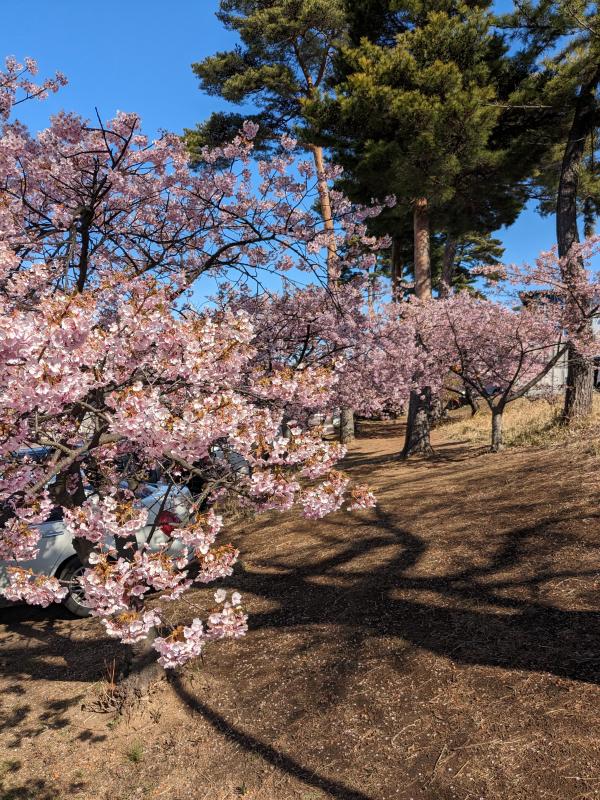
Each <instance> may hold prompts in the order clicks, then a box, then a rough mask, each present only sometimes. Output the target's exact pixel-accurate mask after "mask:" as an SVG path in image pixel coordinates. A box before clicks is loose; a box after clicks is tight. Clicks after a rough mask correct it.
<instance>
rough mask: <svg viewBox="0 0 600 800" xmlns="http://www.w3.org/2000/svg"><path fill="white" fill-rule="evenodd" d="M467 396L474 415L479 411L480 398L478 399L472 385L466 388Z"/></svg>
mask: <svg viewBox="0 0 600 800" xmlns="http://www.w3.org/2000/svg"><path fill="white" fill-rule="evenodd" d="M465 397H466V399H467V403H468V404H469V406H470V408H471V416H472V417H474V416H475V414H477V413H478V411H479V400H478V399H477V395H476V394H475V392H474V391H473V389H471V387H470V386H467V387H466V388H465Z"/></svg>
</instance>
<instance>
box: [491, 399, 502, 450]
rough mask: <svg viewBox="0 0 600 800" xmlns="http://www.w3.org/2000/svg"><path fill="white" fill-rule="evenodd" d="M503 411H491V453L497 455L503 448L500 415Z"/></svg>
mask: <svg viewBox="0 0 600 800" xmlns="http://www.w3.org/2000/svg"><path fill="white" fill-rule="evenodd" d="M503 413H504V409H502V410H498V409H497V408H495V409H493V411H492V453H498V452H499V451H500V450H502V448H503V446H504V442H503V438H502V414H503Z"/></svg>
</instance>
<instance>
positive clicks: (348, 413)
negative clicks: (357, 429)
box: [340, 407, 354, 444]
mask: <svg viewBox="0 0 600 800" xmlns="http://www.w3.org/2000/svg"><path fill="white" fill-rule="evenodd" d="M353 441H354V411H353V410H352V409H351V408H346V407H342V408H341V410H340V442H341V443H342V444H350V442H353Z"/></svg>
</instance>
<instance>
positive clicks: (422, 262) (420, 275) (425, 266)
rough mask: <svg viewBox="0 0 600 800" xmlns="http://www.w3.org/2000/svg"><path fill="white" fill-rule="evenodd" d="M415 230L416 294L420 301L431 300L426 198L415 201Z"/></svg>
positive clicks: (427, 205) (427, 206)
mask: <svg viewBox="0 0 600 800" xmlns="http://www.w3.org/2000/svg"><path fill="white" fill-rule="evenodd" d="M413 228H414V242H415V245H414V246H415V253H414V262H415V294H416V296H417V297H418V298H419V300H429V298H430V297H431V256H430V231H429V204H428V202H427V198H425V197H419V198H417V200H415V206H414V210H413Z"/></svg>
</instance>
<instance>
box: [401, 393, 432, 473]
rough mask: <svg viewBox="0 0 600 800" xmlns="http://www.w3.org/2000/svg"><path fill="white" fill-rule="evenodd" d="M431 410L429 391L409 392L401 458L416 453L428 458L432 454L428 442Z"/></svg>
mask: <svg viewBox="0 0 600 800" xmlns="http://www.w3.org/2000/svg"><path fill="white" fill-rule="evenodd" d="M430 410H431V390H430V389H429V388H426V389H423V390H422V391H421V392H411V393H410V400H409V403H408V418H407V420H406V439H405V441H404V449H403V450H402V458H408V457H409V456H412V455H415V454H417V453H419V454H421V455H425V456H430V455H431V454H432V453H433V449H432V447H431V443H430V441H429V428H430V425H429V413H430Z"/></svg>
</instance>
